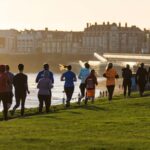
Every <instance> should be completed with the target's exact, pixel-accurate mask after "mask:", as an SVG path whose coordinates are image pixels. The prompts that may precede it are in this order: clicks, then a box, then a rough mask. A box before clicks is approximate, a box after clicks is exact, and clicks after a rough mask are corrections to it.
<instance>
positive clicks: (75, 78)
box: [73, 74, 77, 82]
mask: <svg viewBox="0 0 150 150" xmlns="http://www.w3.org/2000/svg"><path fill="white" fill-rule="evenodd" d="M73 81H75V82H76V81H77V77H76V75H75V74H74V79H73Z"/></svg>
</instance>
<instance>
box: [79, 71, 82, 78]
mask: <svg viewBox="0 0 150 150" xmlns="http://www.w3.org/2000/svg"><path fill="white" fill-rule="evenodd" d="M78 78H79V79H82V69H81V70H80V73H79V75H78Z"/></svg>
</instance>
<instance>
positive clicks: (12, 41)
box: [0, 29, 18, 53]
mask: <svg viewBox="0 0 150 150" xmlns="http://www.w3.org/2000/svg"><path fill="white" fill-rule="evenodd" d="M17 34H18V31H17V30H14V29H11V30H0V53H14V52H15V51H16V47H17Z"/></svg>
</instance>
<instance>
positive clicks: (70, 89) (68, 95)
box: [65, 87, 74, 107]
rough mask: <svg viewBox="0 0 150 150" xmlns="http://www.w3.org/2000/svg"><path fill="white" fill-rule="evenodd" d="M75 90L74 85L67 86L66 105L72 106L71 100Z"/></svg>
mask: <svg viewBox="0 0 150 150" xmlns="http://www.w3.org/2000/svg"><path fill="white" fill-rule="evenodd" d="M73 92H74V87H65V93H66V97H67V101H66V107H69V106H70V100H71V98H72V95H73Z"/></svg>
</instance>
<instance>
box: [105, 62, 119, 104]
mask: <svg viewBox="0 0 150 150" xmlns="http://www.w3.org/2000/svg"><path fill="white" fill-rule="evenodd" d="M103 76H104V77H105V78H106V79H107V80H106V86H107V90H108V93H109V96H108V100H109V101H111V100H112V96H113V92H114V88H115V78H119V76H118V74H117V71H116V70H115V69H114V68H113V64H112V63H109V64H108V67H107V69H106V71H105V73H104V74H103Z"/></svg>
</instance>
